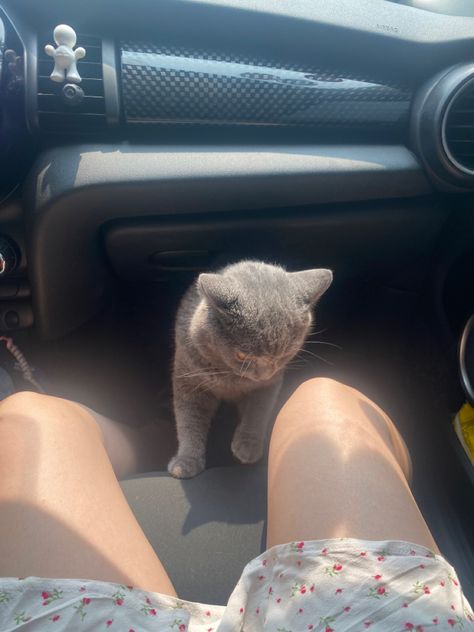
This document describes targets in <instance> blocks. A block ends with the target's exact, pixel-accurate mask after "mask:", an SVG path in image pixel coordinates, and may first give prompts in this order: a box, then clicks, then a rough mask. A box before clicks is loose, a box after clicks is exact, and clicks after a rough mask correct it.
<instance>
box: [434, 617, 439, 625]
mask: <svg viewBox="0 0 474 632" xmlns="http://www.w3.org/2000/svg"><path fill="white" fill-rule="evenodd" d="M433 623H434V624H435V625H438V623H439V619H438V617H435V618H434V619H433Z"/></svg>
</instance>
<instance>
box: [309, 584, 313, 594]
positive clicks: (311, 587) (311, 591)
mask: <svg viewBox="0 0 474 632" xmlns="http://www.w3.org/2000/svg"><path fill="white" fill-rule="evenodd" d="M309 592H310V593H314V584H311V586H310V589H309Z"/></svg>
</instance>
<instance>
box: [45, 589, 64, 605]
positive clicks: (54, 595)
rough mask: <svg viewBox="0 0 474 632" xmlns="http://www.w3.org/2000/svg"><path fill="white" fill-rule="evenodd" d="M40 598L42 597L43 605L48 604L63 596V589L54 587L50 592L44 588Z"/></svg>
mask: <svg viewBox="0 0 474 632" xmlns="http://www.w3.org/2000/svg"><path fill="white" fill-rule="evenodd" d="M41 598H42V599H43V606H49V604H50V603H52V602H53V601H57V600H58V599H62V598H63V591H62V590H58V589H57V588H55V589H54V590H53V591H52V592H48V591H47V590H44V591H43V592H42V593H41Z"/></svg>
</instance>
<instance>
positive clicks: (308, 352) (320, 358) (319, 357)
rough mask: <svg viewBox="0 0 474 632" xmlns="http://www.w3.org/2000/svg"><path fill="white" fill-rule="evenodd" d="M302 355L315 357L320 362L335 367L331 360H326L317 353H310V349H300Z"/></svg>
mask: <svg viewBox="0 0 474 632" xmlns="http://www.w3.org/2000/svg"><path fill="white" fill-rule="evenodd" d="M300 353H307V354H308V355H310V356H313V358H317V359H318V360H322V361H323V362H326V364H330V365H331V366H334V364H333V362H330V361H329V360H326V358H323V357H322V356H319V355H318V354H317V353H313V352H312V351H308V349H300Z"/></svg>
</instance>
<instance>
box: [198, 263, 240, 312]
mask: <svg viewBox="0 0 474 632" xmlns="http://www.w3.org/2000/svg"><path fill="white" fill-rule="evenodd" d="M197 286H198V290H199V293H200V294H201V296H203V297H204V298H205V299H207V301H208V302H209V303H210V304H211V305H212V306H213V307H216V308H217V309H218V310H220V311H222V312H229V311H231V310H232V308H233V307H235V305H236V304H237V302H238V294H237V292H236V290H235V287H234V285H233V284H232V281H231V280H230V279H226V278H225V277H224V276H223V275H222V274H208V273H203V274H200V275H199V277H198V281H197Z"/></svg>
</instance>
